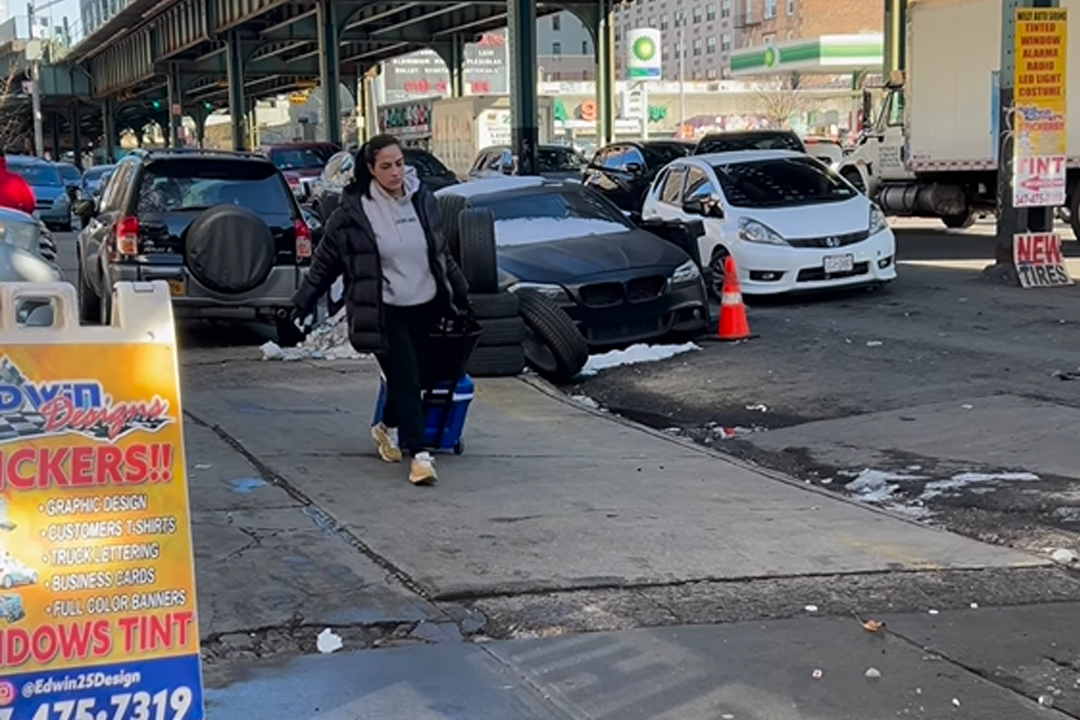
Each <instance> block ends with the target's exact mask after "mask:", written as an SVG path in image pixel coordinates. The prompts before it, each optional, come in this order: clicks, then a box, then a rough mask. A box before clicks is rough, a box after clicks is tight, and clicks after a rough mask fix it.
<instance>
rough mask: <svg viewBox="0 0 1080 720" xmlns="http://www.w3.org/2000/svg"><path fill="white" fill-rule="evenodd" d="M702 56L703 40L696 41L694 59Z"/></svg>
mask: <svg viewBox="0 0 1080 720" xmlns="http://www.w3.org/2000/svg"><path fill="white" fill-rule="evenodd" d="M700 55H701V38H697V39H696V40H694V57H698V56H700Z"/></svg>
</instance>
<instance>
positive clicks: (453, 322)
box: [417, 315, 482, 394]
mask: <svg viewBox="0 0 1080 720" xmlns="http://www.w3.org/2000/svg"><path fill="white" fill-rule="evenodd" d="M481 332H482V329H481V327H480V323H478V322H477V321H476V320H475V319H474V318H472V317H469V316H466V315H458V316H456V317H454V318H449V319H443V320H440V321H439V323H438V325H437V326H436V327H435V328H434V329H433V330H432V331H431V332H430V333H428V336H427V338H426V339H425V341H424V343H423V345H422V346H421V347H419V348H417V359H418V360H419V363H420V387H421V388H422V389H424V390H431V389H433V388H434V387H435V386H436V385H438V384H439V383H445V382H449V383H452V384H453V385H456V384H457V381H458V380H460V379H461V378H462V377H463V376H464V375H465V369H466V367H468V365H469V360H470V359H471V358H472V355H473V352H475V350H476V346H477V345H478V344H479V343H480V333H481ZM451 394H453V386H451Z"/></svg>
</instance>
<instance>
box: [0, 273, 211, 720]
mask: <svg viewBox="0 0 1080 720" xmlns="http://www.w3.org/2000/svg"><path fill="white" fill-rule="evenodd" d="M141 285H144V287H142V288H139V289H138V290H137V291H136V290H135V289H133V286H132V285H131V284H129V283H122V284H121V287H120V291H119V294H118V296H117V298H116V303H117V312H118V317H120V318H122V319H123V321H124V322H125V325H123V326H114V327H105V328H82V327H79V325H78V320H77V319H76V316H75V311H74V309H73V307H74V305H75V297H74V290H73V288H70V286H67V291H66V292H68V293H70V294H69V295H67V296H66V297H65V295H64V294H63V291H58V292H61V295H60V299H61V300H62V301H63V302H60V303H59V306H60V308H61V310H65V309H66V311H67V312H68V317H67V320H65V321H64V322H63V323H61V326H60V327H56V328H51V329H50V328H29V329H27V328H16V327H14V321H13V319H12V318H10V317H9V318H4V319H3V321H2V322H0V348H2V349H0V499H2V501H3V508H4V509H5V512H4V517H3V522H2V523H0V720H156V719H158V718H164V719H165V720H200V719H201V718H203V717H204V715H203V707H202V689H201V676H200V665H199V626H198V622H197V620H196V614H195V585H194V572H193V565H192V548H191V527H190V518H189V510H188V494H187V482H186V477H185V471H184V469H185V463H184V441H183V433H182V428H181V417H182V416H181V411H180V391H179V378H178V372H177V364H176V346H175V342H174V340H173V328H172V315H171V309H170V306H169V291H168V287H167V286H166V285H165V283H164V282H158V283H155V284H154V286H153V290H152V291H151V290H150V287H149V286H148V284H145V283H142V284H141ZM56 287H58V286H35V288H36V289H35V291H34V292H33V293H32V294H33V295H34V296H40V295H43V294H44V291H43V290H42V288H56ZM60 287H63V286H60ZM17 289H18V288H17V287H16V286H14V285H9V286H7V287H4V288H2V289H0V294H2V295H3V297H0V308H6V310H5V312H7V313H10V312H11V308H12V307H14V306H16V302H15V300H14V292H15V291H16V290H17ZM162 318H164V322H162ZM148 323H153V324H152V325H150V324H148ZM136 325H141V327H134V326H136ZM150 327H152V330H150V329H149V328H150ZM88 331H89V332H88Z"/></svg>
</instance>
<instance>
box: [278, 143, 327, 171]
mask: <svg viewBox="0 0 1080 720" xmlns="http://www.w3.org/2000/svg"><path fill="white" fill-rule="evenodd" d="M332 155H333V153H332V152H327V151H325V150H321V149H319V148H314V147H298V148H281V149H278V150H271V151H270V162H272V163H274V165H276V166H277V169H278V170H310V169H314V168H321V167H322V166H324V165H326V162H327V160H329V159H330V157H331V156H332Z"/></svg>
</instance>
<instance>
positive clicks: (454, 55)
mask: <svg viewBox="0 0 1080 720" xmlns="http://www.w3.org/2000/svg"><path fill="white" fill-rule="evenodd" d="M448 69H449V70H450V97H456V98H457V97H464V96H465V38H463V37H462V36H461V33H454V36H453V38H452V39H451V41H450V63H449V67H448Z"/></svg>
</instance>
